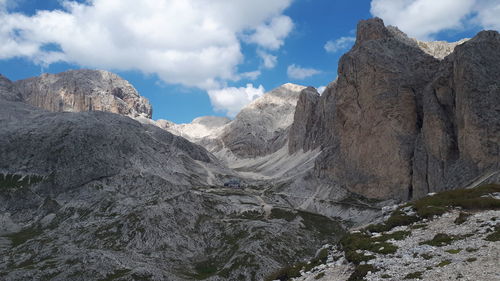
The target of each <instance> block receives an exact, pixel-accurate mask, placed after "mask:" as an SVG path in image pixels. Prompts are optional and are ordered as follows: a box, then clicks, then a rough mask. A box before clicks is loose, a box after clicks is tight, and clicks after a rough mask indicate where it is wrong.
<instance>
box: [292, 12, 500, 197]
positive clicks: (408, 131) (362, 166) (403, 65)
mask: <svg viewBox="0 0 500 281" xmlns="http://www.w3.org/2000/svg"><path fill="white" fill-rule="evenodd" d="M498 40H499V39H498V33H497V32H492V31H491V32H482V33H480V34H478V35H477V36H476V37H475V38H473V39H472V40H470V41H466V42H465V43H463V44H461V45H458V46H456V47H455V48H454V52H453V53H452V54H450V55H448V56H447V57H446V58H444V59H443V60H439V59H437V58H435V57H433V56H431V55H429V54H427V53H426V52H424V51H422V49H421V48H420V47H419V46H418V44H417V43H416V41H415V40H413V39H410V38H408V37H406V35H404V34H403V33H401V32H400V31H399V30H397V29H395V28H386V27H385V26H384V23H383V21H382V20H381V19H371V20H367V21H361V22H360V23H359V25H358V33H357V40H356V44H355V46H354V47H353V48H352V50H350V51H349V52H348V53H347V54H345V55H344V56H342V58H341V59H340V62H339V69H338V79H337V81H336V82H335V83H333V84H331V85H330V86H329V87H327V89H326V90H325V92H324V93H323V95H322V96H321V97H314V96H311V94H310V93H307V92H306V91H304V92H303V93H302V96H301V98H300V99H299V103H298V105H297V108H298V110H297V111H296V116H295V120H296V122H297V123H296V124H294V126H292V128H295V129H293V130H292V132H294V133H293V135H291V136H290V140H292V141H291V142H290V144H289V145H290V151H296V150H298V149H300V148H302V149H304V150H309V149H314V148H317V147H321V148H322V153H321V155H320V156H319V157H318V158H317V159H316V164H315V171H316V175H317V176H319V177H321V178H328V179H330V180H331V181H332V182H335V183H337V184H339V185H342V186H344V187H345V188H347V189H348V190H350V191H353V192H356V193H358V194H361V195H364V196H367V197H371V198H379V199H388V198H394V199H398V200H407V199H411V198H412V197H414V196H419V197H420V196H422V195H423V194H426V193H428V192H433V191H436V190H443V189H448V188H452V187H456V186H460V185H465V184H467V183H468V182H470V181H472V180H473V179H474V178H476V177H478V176H481V175H482V174H484V173H487V172H488V171H489V170H495V169H498V165H499V163H500V159H499V148H498V143H499V136H500V131H499V129H498V128H499V125H498V124H499V122H500V119H499V118H498V116H499V115H498V113H499V109H498V106H499V104H500V101H499V98H500V94H499V93H500V92H499V84H498V81H499V80H498V77H500V75H499V72H500V64H499V63H498V62H499V60H500V52H499V50H500V44H499V41H498ZM303 128H308V129H307V130H304V129H303ZM303 131H307V134H305V135H304V136H302V133H301V132H303Z"/></svg>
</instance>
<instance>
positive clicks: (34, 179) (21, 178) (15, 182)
mask: <svg viewBox="0 0 500 281" xmlns="http://www.w3.org/2000/svg"><path fill="white" fill-rule="evenodd" d="M42 180H43V177H40V176H35V175H13V174H4V175H0V189H4V188H5V189H16V188H21V187H27V186H30V185H33V184H36V183H39V182H41V181H42Z"/></svg>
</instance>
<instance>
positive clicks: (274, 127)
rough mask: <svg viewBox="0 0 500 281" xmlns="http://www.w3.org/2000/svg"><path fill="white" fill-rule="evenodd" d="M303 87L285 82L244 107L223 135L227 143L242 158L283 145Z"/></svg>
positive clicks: (223, 140)
mask: <svg viewBox="0 0 500 281" xmlns="http://www.w3.org/2000/svg"><path fill="white" fill-rule="evenodd" d="M304 88H305V87H303V86H299V85H294V84H285V85H283V86H281V87H279V88H276V89H274V90H272V91H271V92H269V93H266V94H265V95H263V96H262V97H260V98H258V99H256V100H255V101H253V102H252V103H250V104H249V105H248V106H246V107H245V108H243V109H242V110H241V111H240V113H238V115H237V116H236V118H235V119H234V120H233V121H232V122H231V123H230V124H228V126H227V128H226V129H225V130H224V133H223V134H222V135H221V140H222V142H223V143H224V146H225V147H227V148H228V149H229V150H230V151H231V152H232V153H233V154H235V155H236V156H238V157H242V158H251V157H256V156H263V155H266V154H270V153H273V152H275V151H277V150H278V149H280V148H281V147H283V145H284V144H285V143H286V141H287V136H288V131H287V130H288V127H289V126H290V125H292V123H293V118H294V114H295V106H296V105H297V101H298V99H299V95H300V92H301V91H302V90H303V89H304Z"/></svg>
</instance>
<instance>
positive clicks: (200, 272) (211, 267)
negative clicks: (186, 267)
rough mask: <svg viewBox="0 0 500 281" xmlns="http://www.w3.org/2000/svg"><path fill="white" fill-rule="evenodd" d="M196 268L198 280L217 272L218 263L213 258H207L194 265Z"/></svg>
mask: <svg viewBox="0 0 500 281" xmlns="http://www.w3.org/2000/svg"><path fill="white" fill-rule="evenodd" d="M194 270H196V275H195V276H194V277H195V278H196V279H198V280H202V279H206V278H208V277H210V276H212V275H214V274H215V273H217V270H218V269H217V264H216V263H215V262H214V261H213V260H206V261H202V262H198V263H196V264H195V265H194Z"/></svg>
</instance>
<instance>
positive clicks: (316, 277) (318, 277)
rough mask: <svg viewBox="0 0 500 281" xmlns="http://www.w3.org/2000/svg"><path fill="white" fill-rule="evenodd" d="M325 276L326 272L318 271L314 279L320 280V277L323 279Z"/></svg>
mask: <svg viewBox="0 0 500 281" xmlns="http://www.w3.org/2000/svg"><path fill="white" fill-rule="evenodd" d="M323 277H325V273H324V272H321V273H318V274H317V275H316V276H314V279H316V280H318V279H321V278H323Z"/></svg>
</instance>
